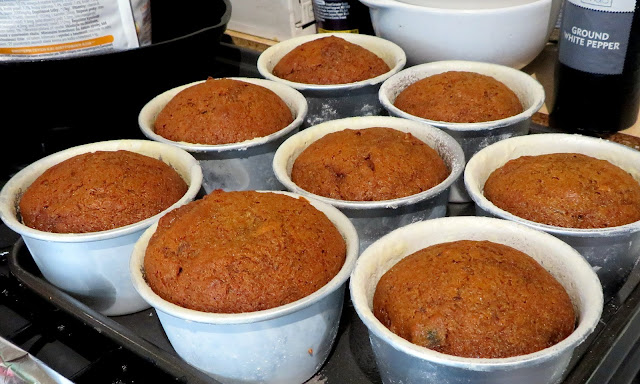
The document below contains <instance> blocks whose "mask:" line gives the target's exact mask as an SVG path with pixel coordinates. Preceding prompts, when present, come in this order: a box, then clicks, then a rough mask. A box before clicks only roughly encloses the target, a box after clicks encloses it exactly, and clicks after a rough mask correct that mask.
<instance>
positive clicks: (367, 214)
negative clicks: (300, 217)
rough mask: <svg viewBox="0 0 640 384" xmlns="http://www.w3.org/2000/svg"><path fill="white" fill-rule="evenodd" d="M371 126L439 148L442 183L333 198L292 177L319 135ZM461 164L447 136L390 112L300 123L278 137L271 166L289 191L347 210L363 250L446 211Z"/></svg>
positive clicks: (458, 150) (456, 148) (460, 156)
mask: <svg viewBox="0 0 640 384" xmlns="http://www.w3.org/2000/svg"><path fill="white" fill-rule="evenodd" d="M371 127H387V128H393V129H396V130H399V131H402V132H408V133H411V134H412V135H413V136H415V137H416V138H418V139H419V140H422V141H423V142H425V143H426V144H427V145H429V146H430V147H431V148H433V149H435V150H436V152H438V154H439V155H440V157H442V159H443V160H444V163H445V164H446V165H447V167H448V168H449V170H450V171H451V172H450V174H449V176H448V177H447V178H446V179H445V180H444V181H442V182H441V183H440V184H438V185H436V186H435V187H433V188H431V189H429V190H426V191H424V192H421V193H418V194H415V195H411V196H407V197H401V198H397V199H392V200H382V201H347V200H338V199H332V198H328V197H324V196H319V195H316V194H314V193H311V192H308V191H306V190H304V189H302V188H300V187H299V186H298V185H296V184H295V183H294V182H293V181H292V180H291V170H292V168H293V163H294V162H295V160H296V159H297V157H298V156H299V155H300V153H302V152H303V151H304V150H305V149H306V148H307V147H308V146H309V145H311V144H312V143H314V142H315V141H317V140H318V139H320V138H322V137H323V136H325V135H327V134H329V133H332V132H337V131H342V130H345V129H366V128H371ZM463 169H464V154H463V153H462V148H460V145H459V144H458V143H457V142H456V141H455V140H454V139H453V138H452V137H451V136H449V135H448V134H446V133H445V132H442V131H441V130H439V129H437V128H434V127H431V126H428V125H426V124H422V123H418V122H415V121H411V120H407V119H400V118H397V117H389V116H364V117H350V118H345V119H338V120H332V121H328V122H325V123H321V124H318V125H315V126H313V127H310V128H307V129H304V130H302V131H300V132H298V133H296V134H295V135H293V136H291V137H290V138H289V139H287V140H286V141H285V142H284V143H282V145H281V146H280V147H279V148H278V150H277V151H276V154H275V156H274V159H273V171H274V173H275V175H276V177H277V178H278V180H280V182H281V183H282V184H283V185H284V186H285V187H286V188H287V189H288V190H289V191H292V192H295V193H298V194H300V195H303V196H308V197H309V198H312V199H316V200H319V201H322V202H325V203H327V204H330V205H332V206H334V207H336V208H338V209H340V210H341V211H342V212H343V213H344V214H345V215H347V217H348V218H349V219H350V220H351V222H352V223H353V224H354V225H355V227H356V230H357V231H358V237H359V239H360V249H361V250H364V249H365V248H366V247H367V246H369V244H371V243H372V242H374V241H375V240H376V239H378V238H380V237H381V236H382V235H384V234H386V233H389V232H391V231H392V230H394V229H396V228H398V227H401V226H403V225H406V224H409V223H413V222H416V221H421V220H428V219H433V218H436V217H443V216H445V215H446V213H447V203H448V200H449V190H450V187H451V185H452V184H453V183H454V182H455V181H456V180H457V179H458V178H460V177H461V175H462V171H463Z"/></svg>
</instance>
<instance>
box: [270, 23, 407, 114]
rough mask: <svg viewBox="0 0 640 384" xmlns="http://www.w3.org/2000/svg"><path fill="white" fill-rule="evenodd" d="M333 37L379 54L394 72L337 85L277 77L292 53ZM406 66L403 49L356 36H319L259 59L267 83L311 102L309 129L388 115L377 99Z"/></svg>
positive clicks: (289, 44)
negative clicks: (291, 90) (347, 119)
mask: <svg viewBox="0 0 640 384" xmlns="http://www.w3.org/2000/svg"><path fill="white" fill-rule="evenodd" d="M330 35H333V36H338V37H340V38H343V39H345V40H347V41H349V42H350V43H354V44H357V45H360V46H362V47H364V48H366V49H368V50H369V51H371V52H373V53H375V54H376V55H377V56H379V57H380V58H381V59H382V60H384V61H385V63H387V65H388V66H389V68H391V70H390V71H389V72H387V73H385V74H382V75H380V76H377V77H374V78H371V79H368V80H363V81H358V82H355V83H348V84H336V85H318V84H304V83H296V82H293V81H288V80H285V79H281V78H279V77H277V76H275V75H274V74H273V67H275V66H276V64H278V62H279V61H280V60H281V59H282V58H283V57H284V56H285V55H286V54H287V53H289V52H290V51H291V50H293V49H294V48H296V47H298V46H299V45H301V44H304V43H307V42H309V41H312V40H315V39H320V38H323V37H327V36H330ZM406 62H407V58H406V55H405V52H404V51H403V50H402V48H400V47H399V46H398V45H397V44H394V43H392V42H391V41H388V40H385V39H382V38H380V37H376V36H369V35H362V34H356V33H338V34H335V33H319V34H314V35H306V36H299V37H295V38H292V39H288V40H285V41H282V42H280V43H278V44H275V45H273V46H271V47H269V48H267V49H266V50H265V51H264V52H262V54H260V57H259V58H258V71H259V72H260V74H261V75H262V76H263V77H265V78H266V79H269V80H272V81H277V82H279V83H282V84H286V85H288V86H290V87H292V88H295V89H297V90H299V91H300V92H302V94H303V95H304V96H305V98H306V99H307V101H308V102H309V113H308V115H307V118H306V120H305V127H309V126H312V125H316V124H319V123H322V122H324V121H328V120H335V119H340V118H345V117H352V116H373V115H379V114H380V113H381V112H383V111H384V109H383V108H382V106H381V105H380V102H379V101H378V96H377V95H378V89H380V85H381V84H382V82H383V81H385V80H386V79H388V78H389V77H390V76H391V75H393V74H395V73H397V72H398V71H400V70H401V69H402V68H404V66H405V64H406Z"/></svg>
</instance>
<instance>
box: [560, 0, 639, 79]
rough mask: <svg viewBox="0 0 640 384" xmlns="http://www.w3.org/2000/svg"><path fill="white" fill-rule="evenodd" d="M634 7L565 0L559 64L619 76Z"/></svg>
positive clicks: (627, 2)
mask: <svg viewBox="0 0 640 384" xmlns="http://www.w3.org/2000/svg"><path fill="white" fill-rule="evenodd" d="M635 5H636V0H567V1H566V3H565V8H564V10H563V12H562V26H561V28H560V42H559V44H560V46H559V54H558V58H559V60H560V62H561V63H563V64H565V65H567V66H569V67H571V68H574V69H577V70H580V71H583V72H589V73H597V74H606V75H618V74H621V73H622V70H623V68H624V60H625V56H626V53H627V46H628V43H629V33H630V31H631V22H632V21H633V11H634V9H635Z"/></svg>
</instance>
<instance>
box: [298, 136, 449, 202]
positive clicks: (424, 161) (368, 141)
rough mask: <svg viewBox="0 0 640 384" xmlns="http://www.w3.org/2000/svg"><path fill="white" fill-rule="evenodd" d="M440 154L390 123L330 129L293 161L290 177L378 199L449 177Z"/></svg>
mask: <svg viewBox="0 0 640 384" xmlns="http://www.w3.org/2000/svg"><path fill="white" fill-rule="evenodd" d="M449 173H450V171H449V169H447V166H446V165H445V163H444V161H443V160H442V158H441V157H440V156H439V155H438V153H437V152H436V151H435V150H434V149H432V148H431V147H429V146H428V145H427V144H425V143H424V142H423V141H421V140H418V139H417V138H415V137H414V136H413V135H411V134H410V133H405V132H401V131H398V130H395V129H391V128H381V127H375V128H367V129H358V130H353V129H346V130H343V131H338V132H333V133H330V134H328V135H326V136H324V137H322V138H321V139H319V140H317V141H316V142H314V143H313V144H311V145H310V146H309V147H307V148H306V149H305V150H304V151H303V152H302V153H301V154H300V155H299V156H298V158H297V159H296V160H295V162H294V164H293V169H292V171H291V180H292V181H293V182H294V183H296V184H297V185H298V186H300V187H301V188H302V189H304V190H306V191H309V192H311V193H315V194H316V195H320V196H325V197H330V198H334V199H340V200H351V201H379V200H389V199H395V198H399V197H404V196H409V195H413V194H416V193H420V192H422V191H426V190H427V189H430V188H432V187H434V186H436V185H438V184H439V183H440V182H442V181H443V180H444V179H446V178H447V176H448V175H449Z"/></svg>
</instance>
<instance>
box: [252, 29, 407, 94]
mask: <svg viewBox="0 0 640 384" xmlns="http://www.w3.org/2000/svg"><path fill="white" fill-rule="evenodd" d="M328 36H337V37H340V38H343V39H345V40H347V41H348V42H350V43H354V44H358V45H360V46H362V47H364V48H368V47H369V46H370V45H372V44H381V45H384V48H385V49H386V50H388V52H390V53H391V54H392V56H393V61H394V65H393V66H391V65H390V67H391V69H390V70H389V71H388V72H386V73H383V74H382V75H380V76H376V77H373V78H371V79H367V80H362V81H357V82H354V83H347V84H326V85H322V84H305V83H297V82H294V81H289V80H285V79H282V78H280V77H277V76H275V75H274V74H273V73H272V70H270V69H269V63H270V62H271V60H272V59H273V58H274V56H276V55H278V54H279V53H280V52H284V54H286V53H288V52H290V51H291V50H293V49H294V48H296V47H297V46H299V45H301V44H303V43H306V42H309V41H312V40H316V39H320V38H323V37H328ZM284 54H283V55H282V56H284ZM275 64H276V63H274V66H275ZM387 64H389V63H387ZM406 64H407V55H406V54H405V52H404V50H403V49H402V48H401V47H400V46H399V45H397V44H396V43H394V42H392V41H389V40H386V39H383V38H381V37H377V36H370V35H362V34H353V33H318V34H314V35H304V36H298V37H294V38H291V39H288V40H285V41H282V42H280V43H278V44H275V45H273V46H271V47H269V48H267V49H266V50H265V51H264V52H262V53H261V54H260V56H259V57H258V63H257V66H258V72H260V75H262V76H263V77H264V78H265V79H269V80H272V81H277V82H279V83H282V84H286V85H288V86H290V87H292V88H294V89H297V90H299V91H319V92H326V93H327V95H329V94H332V93H335V94H342V93H344V92H345V91H350V90H354V89H359V88H363V87H366V86H371V85H377V84H380V83H382V82H384V81H385V80H387V79H388V78H389V77H391V76H393V75H394V74H396V73H398V72H399V71H400V70H402V68H404V66H405V65H406Z"/></svg>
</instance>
